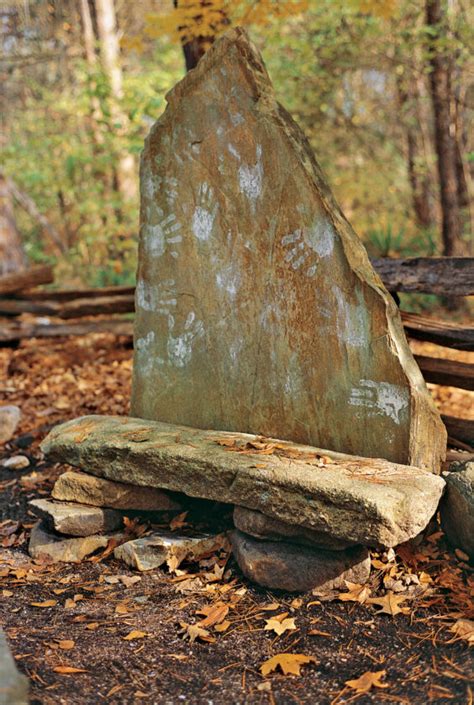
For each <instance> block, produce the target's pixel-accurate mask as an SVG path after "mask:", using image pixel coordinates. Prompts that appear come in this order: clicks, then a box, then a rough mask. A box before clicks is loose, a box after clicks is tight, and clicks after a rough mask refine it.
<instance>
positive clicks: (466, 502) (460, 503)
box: [441, 462, 474, 560]
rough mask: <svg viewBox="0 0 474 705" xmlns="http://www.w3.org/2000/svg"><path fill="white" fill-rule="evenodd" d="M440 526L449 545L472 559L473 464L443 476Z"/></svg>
mask: <svg viewBox="0 0 474 705" xmlns="http://www.w3.org/2000/svg"><path fill="white" fill-rule="evenodd" d="M444 477H445V479H446V493H445V496H444V498H443V500H442V502H441V525H442V527H443V530H444V532H445V534H446V536H447V537H448V539H449V541H450V543H451V544H452V545H453V546H455V547H456V548H460V549H461V550H462V551H465V552H466V553H467V554H468V555H469V556H470V558H471V560H473V559H474V462H468V463H466V464H465V465H464V467H463V469H459V470H456V472H450V473H446V474H445V476H444Z"/></svg>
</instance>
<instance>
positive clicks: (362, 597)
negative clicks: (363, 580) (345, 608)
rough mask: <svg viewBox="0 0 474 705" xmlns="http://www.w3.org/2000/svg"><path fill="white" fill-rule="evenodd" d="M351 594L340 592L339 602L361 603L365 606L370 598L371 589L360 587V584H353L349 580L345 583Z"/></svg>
mask: <svg viewBox="0 0 474 705" xmlns="http://www.w3.org/2000/svg"><path fill="white" fill-rule="evenodd" d="M344 582H345V583H346V586H347V588H348V590H349V592H340V593H339V595H338V598H339V600H342V602H360V604H361V605H362V604H364V602H365V601H366V600H367V598H368V597H370V593H371V590H370V587H369V586H368V585H360V584H359V583H351V582H350V581H349V580H345V581H344Z"/></svg>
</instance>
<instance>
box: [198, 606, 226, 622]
mask: <svg viewBox="0 0 474 705" xmlns="http://www.w3.org/2000/svg"><path fill="white" fill-rule="evenodd" d="M228 612H229V605H226V604H225V603H224V602H216V603H215V604H214V605H210V606H208V607H203V608H202V609H200V610H198V612H197V614H203V615H205V619H201V620H200V622H199V626H201V627H212V626H214V624H219V623H220V622H223V621H224V619H225V618H226V617H227V614H228Z"/></svg>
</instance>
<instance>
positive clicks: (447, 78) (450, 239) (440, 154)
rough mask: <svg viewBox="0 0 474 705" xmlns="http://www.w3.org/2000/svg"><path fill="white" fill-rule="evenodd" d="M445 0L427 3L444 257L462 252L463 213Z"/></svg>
mask: <svg viewBox="0 0 474 705" xmlns="http://www.w3.org/2000/svg"><path fill="white" fill-rule="evenodd" d="M442 2H443V0H426V24H427V25H428V27H429V28H430V30H431V33H430V34H429V35H428V36H429V38H428V41H429V49H430V59H429V63H430V69H431V72H430V88H431V99H432V103H433V114H434V132H435V145H436V153H437V159H438V174H439V191H440V201H441V211H442V238H443V254H444V255H447V256H453V255H456V254H459V255H461V254H463V253H462V240H461V235H462V229H461V214H460V208H459V197H458V193H459V188H458V179H457V176H458V174H457V165H456V162H457V159H456V137H455V136H456V130H455V124H454V116H453V115H452V105H453V92H452V83H451V63H450V59H449V56H448V55H447V53H446V50H445V49H444V48H443V47H442V46H441V42H442V40H443V39H445V38H446V35H447V18H446V12H445V9H444V7H443V4H442Z"/></svg>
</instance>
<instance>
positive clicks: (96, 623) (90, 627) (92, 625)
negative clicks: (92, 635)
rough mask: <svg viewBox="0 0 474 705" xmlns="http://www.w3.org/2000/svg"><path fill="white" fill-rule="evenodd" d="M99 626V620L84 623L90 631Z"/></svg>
mask: <svg viewBox="0 0 474 705" xmlns="http://www.w3.org/2000/svg"><path fill="white" fill-rule="evenodd" d="M98 628H99V622H89V624H86V629H90V631H94V630H95V629H98Z"/></svg>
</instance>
